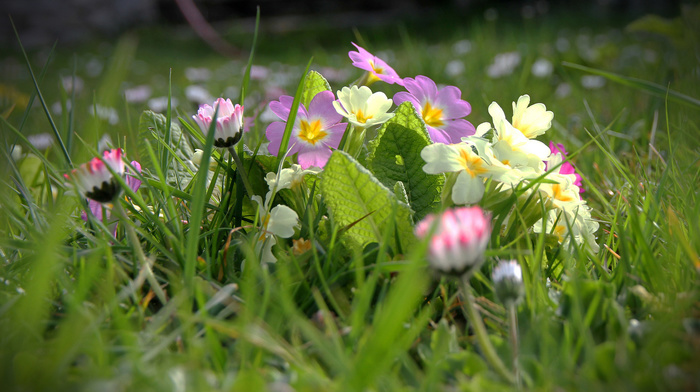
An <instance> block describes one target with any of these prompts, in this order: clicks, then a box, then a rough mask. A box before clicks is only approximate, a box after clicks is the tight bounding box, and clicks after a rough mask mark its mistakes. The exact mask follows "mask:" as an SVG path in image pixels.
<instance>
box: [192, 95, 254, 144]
mask: <svg viewBox="0 0 700 392" xmlns="http://www.w3.org/2000/svg"><path fill="white" fill-rule="evenodd" d="M217 110H218V111H217ZM214 113H216V126H215V127H214V146H216V147H220V148H228V147H232V146H234V145H235V144H236V143H238V141H239V140H241V135H242V134H243V106H241V105H239V104H236V105H235V106H234V105H233V103H231V100H230V99H226V100H224V99H223V98H219V99H217V100H216V101H215V102H214V105H213V106H210V105H207V104H204V105H202V106H200V107H199V110H198V111H197V114H196V115H195V116H192V118H193V119H194V121H195V122H196V123H197V125H199V128H200V129H201V130H202V133H203V134H204V135H207V134H208V133H209V129H211V124H212V122H214V120H215V119H214Z"/></svg>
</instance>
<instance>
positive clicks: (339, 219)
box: [321, 151, 413, 251]
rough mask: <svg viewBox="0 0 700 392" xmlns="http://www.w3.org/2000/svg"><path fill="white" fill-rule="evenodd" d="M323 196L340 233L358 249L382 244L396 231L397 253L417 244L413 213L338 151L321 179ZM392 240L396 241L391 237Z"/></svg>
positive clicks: (395, 248) (351, 159) (360, 166)
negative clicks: (414, 236) (378, 243)
mask: <svg viewBox="0 0 700 392" xmlns="http://www.w3.org/2000/svg"><path fill="white" fill-rule="evenodd" d="M321 194H322V195H323V198H324V200H325V202H326V205H327V206H328V210H329V211H330V212H331V214H332V219H333V221H334V223H335V225H336V227H338V228H339V229H343V230H347V231H346V232H345V234H344V235H345V236H347V237H348V238H350V239H351V240H352V241H353V242H354V243H355V244H356V245H357V246H360V247H363V246H365V245H367V244H368V243H370V242H379V241H380V240H381V239H382V238H383V237H384V236H385V235H386V233H387V230H388V233H389V234H390V236H393V231H396V233H397V238H398V239H399V243H396V242H394V241H392V242H391V243H392V248H393V249H394V251H396V250H398V249H407V248H408V247H409V246H410V245H411V243H412V242H413V229H412V226H413V225H412V223H411V216H410V210H409V207H408V206H407V205H405V204H404V203H401V202H399V201H398V200H397V198H396V196H395V195H394V193H393V192H392V191H391V190H390V189H388V188H386V187H385V186H384V185H382V184H381V183H380V182H379V181H378V180H377V179H376V178H375V177H374V176H373V175H372V173H371V172H369V171H368V170H367V169H365V168H364V167H363V166H362V165H360V164H359V163H358V162H357V161H356V160H355V159H353V158H352V157H351V156H349V155H348V154H346V153H344V152H342V151H334V152H333V154H332V155H331V158H330V159H329V160H328V163H327V164H326V167H325V168H324V171H323V177H322V179H321ZM389 238H392V237H389Z"/></svg>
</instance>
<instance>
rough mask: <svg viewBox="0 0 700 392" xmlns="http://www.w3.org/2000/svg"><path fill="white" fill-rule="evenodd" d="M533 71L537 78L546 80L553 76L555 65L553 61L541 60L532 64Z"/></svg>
mask: <svg viewBox="0 0 700 392" xmlns="http://www.w3.org/2000/svg"><path fill="white" fill-rule="evenodd" d="M531 71H532V74H533V75H535V77H538V78H546V77H547V76H549V75H551V74H552V71H554V65H552V62H551V61H549V60H547V59H545V58H539V59H537V60H536V61H535V62H534V63H532V68H531Z"/></svg>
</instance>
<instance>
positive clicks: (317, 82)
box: [301, 71, 331, 108]
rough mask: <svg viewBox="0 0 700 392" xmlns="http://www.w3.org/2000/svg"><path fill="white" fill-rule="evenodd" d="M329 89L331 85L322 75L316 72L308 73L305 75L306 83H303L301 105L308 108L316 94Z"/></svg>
mask: <svg viewBox="0 0 700 392" xmlns="http://www.w3.org/2000/svg"><path fill="white" fill-rule="evenodd" d="M330 89H331V85H330V84H328V81H327V80H326V78H324V77H323V75H321V74H320V73H318V72H316V71H309V74H308V75H306V81H304V92H303V93H302V95H301V103H302V104H304V106H305V107H307V108H308V107H309V104H310V103H311V100H312V99H313V98H314V97H315V96H316V94H318V93H320V92H321V91H327V90H330Z"/></svg>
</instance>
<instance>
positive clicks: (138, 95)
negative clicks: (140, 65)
mask: <svg viewBox="0 0 700 392" xmlns="http://www.w3.org/2000/svg"><path fill="white" fill-rule="evenodd" d="M151 92H152V90H151V86H149V85H146V84H142V85H140V86H135V87H132V88H128V89H126V90H124V98H125V99H126V102H129V103H141V102H146V100H147V99H148V98H150V97H151ZM166 104H167V101H166Z"/></svg>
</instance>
